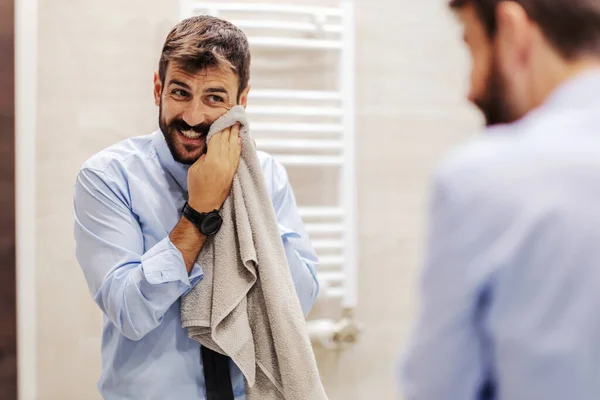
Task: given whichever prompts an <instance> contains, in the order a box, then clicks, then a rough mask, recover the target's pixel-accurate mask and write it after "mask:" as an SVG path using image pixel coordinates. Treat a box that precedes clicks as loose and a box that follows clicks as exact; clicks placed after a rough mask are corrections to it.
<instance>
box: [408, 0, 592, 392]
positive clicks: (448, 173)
mask: <svg viewBox="0 0 600 400" xmlns="http://www.w3.org/2000/svg"><path fill="white" fill-rule="evenodd" d="M451 7H453V8H454V9H455V10H456V12H457V14H458V16H459V18H460V20H461V22H462V25H463V27H464V40H465V42H466V44H467V46H468V48H469V51H470V54H471V58H472V71H471V89H470V95H469V99H470V100H471V101H472V102H473V103H475V104H476V105H477V106H478V107H479V108H480V109H481V111H482V112H483V114H484V115H485V117H486V121H487V125H488V128H487V129H486V131H485V132H484V133H483V135H480V136H478V137H477V138H475V139H473V140H472V141H471V142H469V143H467V144H466V145H464V146H462V147H460V148H458V149H456V150H455V151H453V153H452V154H451V155H449V157H448V158H447V159H446V160H445V161H444V162H443V163H442V164H441V166H440V168H439V169H438V170H437V173H436V176H435V182H434V187H433V199H432V211H431V221H430V224H431V225H430V232H429V239H428V243H427V249H428V251H427V257H426V263H425V269H424V272H423V275H422V281H421V286H420V294H421V308H420V312H419V314H418V318H417V322H416V327H415V330H414V332H413V336H412V340H411V341H410V342H409V346H408V348H407V352H406V353H405V354H404V355H405V359H404V362H403V366H402V368H401V380H402V386H403V389H404V392H405V393H406V398H407V400H416V399H418V400H440V399H444V400H454V399H455V400H459V399H460V400H467V399H510V400H534V399H540V400H541V399H543V400H566V399H569V400H590V399H599V398H600V379H599V376H598V373H599V371H600V213H599V212H598V205H599V204H600V1H599V0H453V1H452V2H451Z"/></svg>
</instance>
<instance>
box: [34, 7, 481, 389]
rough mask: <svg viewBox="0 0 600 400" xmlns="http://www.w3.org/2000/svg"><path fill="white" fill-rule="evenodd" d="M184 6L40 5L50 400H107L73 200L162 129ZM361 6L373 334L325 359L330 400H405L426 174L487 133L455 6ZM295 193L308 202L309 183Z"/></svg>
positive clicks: (41, 236)
mask: <svg viewBox="0 0 600 400" xmlns="http://www.w3.org/2000/svg"><path fill="white" fill-rule="evenodd" d="M273 1H274V0H273ZM288 1H290V2H291V0H288ZM276 2H277V3H281V1H276ZM295 2H296V3H307V2H308V1H301V0H295ZM311 2H312V3H315V4H325V3H330V4H331V3H332V2H333V0H328V1H327V2H324V1H316V0H312V1H311ZM177 5H178V2H177V1H175V0H172V1H164V0H163V1H157V0H130V1H125V2H123V1H121V0H104V1H102V2H98V1H92V0H79V1H70V0H53V1H42V2H40V9H39V42H40V43H39V53H38V57H39V86H38V88H39V99H38V107H39V112H38V119H37V121H38V130H37V133H38V138H37V149H36V150H37V153H38V159H37V176H36V177H37V186H36V188H37V200H38V203H37V221H38V224H37V227H36V228H37V235H36V239H37V245H36V248H35V251H36V257H37V263H36V274H37V281H36V285H37V286H36V287H37V290H36V292H37V308H38V314H37V323H38V331H37V346H38V365H37V373H38V394H39V395H38V399H39V400H56V399H63V400H87V399H96V398H98V395H97V394H96V388H95V385H96V381H97V379H98V377H99V374H100V353H99V343H100V339H99V338H100V316H99V312H98V310H97V308H96V306H95V304H94V303H93V302H92V301H91V299H90V295H89V293H88V290H87V286H86V283H85V281H84V279H83V276H82V273H81V272H80V270H79V267H78V266H77V263H76V261H75V257H74V240H73V232H72V231H73V229H72V211H71V207H72V187H73V183H74V179H75V176H76V173H77V171H78V169H79V167H80V165H81V164H82V162H83V161H84V160H85V159H86V158H88V157H89V156H90V155H92V154H93V153H95V152H97V151H99V150H101V149H102V148H104V147H106V146H108V145H110V144H112V143H115V142H117V141H119V140H121V139H123V138H126V137H130V136H134V135H139V134H144V133H147V132H150V131H151V130H152V129H154V127H155V126H156V120H157V110H156V109H155V107H154V105H153V102H152V73H153V71H154V69H155V68H156V64H157V61H158V56H159V51H160V47H161V44H162V41H163V40H164V37H165V36H166V34H167V32H168V31H169V29H170V28H171V26H172V25H173V24H175V23H176V21H177V17H178V10H177ZM356 7H357V12H356V16H357V27H356V38H357V93H356V95H357V98H356V100H357V107H356V112H357V115H356V119H357V135H358V145H357V157H358V165H357V170H358V176H357V184H358V188H359V197H358V201H359V203H358V210H359V215H358V223H359V230H360V235H359V243H360V247H359V252H360V268H361V269H360V277H359V278H360V280H359V297H360V306H359V308H358V310H357V312H358V318H359V319H360V320H361V321H362V322H364V323H365V325H366V331H365V333H364V336H363V337H362V340H361V341H360V343H359V344H358V345H357V346H355V347H354V348H352V349H350V350H348V351H346V352H342V353H326V352H322V351H318V354H317V355H318V360H319V365H320V369H321V372H322V375H323V379H324V382H325V385H326V388H327V391H328V393H329V396H330V398H331V399H332V400H338V399H339V400H353V399H369V398H377V399H391V398H395V397H396V385H395V379H394V376H393V374H394V368H395V361H396V356H397V354H398V351H399V349H400V346H401V345H402V343H403V341H404V340H405V339H406V335H407V329H408V327H409V323H410V321H411V319H412V316H413V311H414V309H415V290H414V279H415V275H416V271H417V269H418V266H419V260H420V246H421V243H422V239H423V234H424V222H425V206H426V190H427V184H428V175H429V173H430V171H431V168H432V166H433V165H434V163H435V162H436V161H437V160H438V159H439V157H440V156H441V154H442V153H443V152H444V151H445V150H446V149H447V148H448V147H449V146H451V145H453V144H455V143H457V142H459V141H460V140H461V139H463V138H464V137H466V135H468V134H470V133H471V131H472V130H473V129H474V127H475V126H476V125H477V123H478V119H477V117H476V116H475V114H474V112H472V111H471V110H470V108H468V107H467V105H466V103H465V101H464V100H463V97H464V92H465V89H466V88H465V83H466V76H467V73H468V70H467V68H468V65H467V62H466V61H467V60H466V58H465V56H466V54H465V53H464V51H463V50H462V48H461V45H460V34H459V32H458V30H457V27H456V26H455V24H454V22H453V20H452V17H451V15H450V13H449V12H448V11H447V10H446V8H445V3H444V2H433V1H408V0H402V1H399V0H357V1H356ZM303 182H304V183H303ZM295 184H297V185H298V187H297V190H298V192H306V191H307V187H306V185H307V183H306V182H305V181H303V180H302V179H300V178H299V179H297V180H296V183H295ZM301 185H304V186H303V187H300V186H301Z"/></svg>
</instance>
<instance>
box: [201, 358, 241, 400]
mask: <svg viewBox="0 0 600 400" xmlns="http://www.w3.org/2000/svg"><path fill="white" fill-rule="evenodd" d="M200 352H201V354H202V364H204V382H205V385H206V398H207V400H233V388H232V386H231V375H230V373H229V357H227V356H224V355H222V354H219V353H217V352H216V351H212V350H211V349H207V348H206V347H204V346H200Z"/></svg>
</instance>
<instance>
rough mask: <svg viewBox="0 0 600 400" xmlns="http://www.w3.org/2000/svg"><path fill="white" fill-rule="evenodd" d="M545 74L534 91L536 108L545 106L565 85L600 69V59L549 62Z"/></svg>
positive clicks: (581, 58) (582, 58)
mask: <svg viewBox="0 0 600 400" xmlns="http://www.w3.org/2000/svg"><path fill="white" fill-rule="evenodd" d="M546 65H547V66H548V67H547V69H546V71H545V73H542V74H540V77H539V80H538V85H537V90H535V91H534V103H535V106H536V107H537V106H540V105H541V104H543V103H544V102H545V101H546V99H547V98H548V97H550V95H551V94H552V93H553V92H554V91H555V90H556V89H558V87H559V86H561V85H562V84H563V83H565V82H567V81H569V80H571V79H572V78H574V77H576V76H579V75H581V74H584V73H586V72H588V71H593V70H598V69H600V57H580V58H577V59H576V60H573V61H564V60H561V61H560V62H549V63H547V64H546Z"/></svg>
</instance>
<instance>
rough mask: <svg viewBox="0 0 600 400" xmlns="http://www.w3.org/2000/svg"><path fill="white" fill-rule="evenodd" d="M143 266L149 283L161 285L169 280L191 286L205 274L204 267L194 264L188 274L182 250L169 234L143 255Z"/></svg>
mask: <svg viewBox="0 0 600 400" xmlns="http://www.w3.org/2000/svg"><path fill="white" fill-rule="evenodd" d="M142 268H143V271H144V276H145V277H146V280H147V281H148V283H150V284H152V285H159V284H161V283H168V282H181V283H182V284H184V285H185V286H187V287H189V288H191V287H192V286H193V285H195V284H196V283H198V281H199V280H200V278H202V276H203V271H202V268H201V267H200V265H199V264H198V263H195V264H194V267H193V268H192V271H191V273H190V274H189V275H188V272H187V269H186V267H185V261H184V260H183V256H182V255H181V252H180V251H179V250H178V249H177V247H175V245H174V244H173V242H171V239H170V238H169V237H168V236H167V237H166V238H164V239H163V240H161V241H160V242H158V243H157V244H156V245H155V246H154V247H152V248H151V249H150V250H148V251H147V252H146V253H145V254H144V255H143V256H142Z"/></svg>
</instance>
